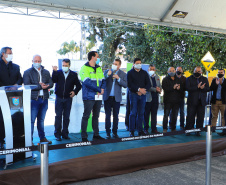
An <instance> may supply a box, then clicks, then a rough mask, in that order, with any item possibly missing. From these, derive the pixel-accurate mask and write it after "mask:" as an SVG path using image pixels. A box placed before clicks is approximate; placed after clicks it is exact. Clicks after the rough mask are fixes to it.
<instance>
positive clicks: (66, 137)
mask: <svg viewBox="0 0 226 185" xmlns="http://www.w3.org/2000/svg"><path fill="white" fill-rule="evenodd" d="M62 138H63V139H71V138H70V137H69V136H62Z"/></svg>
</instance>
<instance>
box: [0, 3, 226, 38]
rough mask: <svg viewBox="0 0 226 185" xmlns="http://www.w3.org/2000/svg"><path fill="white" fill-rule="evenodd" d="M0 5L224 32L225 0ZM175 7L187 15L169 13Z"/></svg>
mask: <svg viewBox="0 0 226 185" xmlns="http://www.w3.org/2000/svg"><path fill="white" fill-rule="evenodd" d="M0 5H3V6H10V7H22V8H31V9H39V10H45V11H58V12H62V13H70V14H83V15H90V16H96V17H107V18H114V19H119V20H126V21H133V22H140V23H151V24H156V25H165V26H172V27H178V28H188V29H195V30H202V31H210V32H216V33H224V34H226V21H225V19H226V11H225V9H226V0H36V1H31V0H0ZM175 11H178V13H179V15H181V13H182V14H187V15H186V16H185V18H178V17H173V16H172V15H173V14H174V13H175ZM183 12H185V13H183Z"/></svg>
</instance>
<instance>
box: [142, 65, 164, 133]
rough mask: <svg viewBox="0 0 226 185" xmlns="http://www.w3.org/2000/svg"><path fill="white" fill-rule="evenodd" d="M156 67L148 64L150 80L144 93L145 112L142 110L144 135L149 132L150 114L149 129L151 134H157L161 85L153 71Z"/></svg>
mask: <svg viewBox="0 0 226 185" xmlns="http://www.w3.org/2000/svg"><path fill="white" fill-rule="evenodd" d="M155 72H156V69H155V66H154V65H152V64H150V66H149V69H148V73H149V78H150V82H151V88H150V89H149V90H148V91H147V94H146V105H145V112H144V133H145V134H146V135H148V134H149V132H148V129H149V117H150V114H151V130H152V133H153V134H159V132H158V131H157V127H156V125H157V112H158V106H159V94H160V93H161V91H162V87H161V84H160V78H159V76H158V75H157V74H156V73H155Z"/></svg>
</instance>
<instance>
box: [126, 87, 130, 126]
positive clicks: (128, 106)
mask: <svg viewBox="0 0 226 185" xmlns="http://www.w3.org/2000/svg"><path fill="white" fill-rule="evenodd" d="M129 115H130V100H129V90H127V96H126V117H125V126H126V127H127V128H129Z"/></svg>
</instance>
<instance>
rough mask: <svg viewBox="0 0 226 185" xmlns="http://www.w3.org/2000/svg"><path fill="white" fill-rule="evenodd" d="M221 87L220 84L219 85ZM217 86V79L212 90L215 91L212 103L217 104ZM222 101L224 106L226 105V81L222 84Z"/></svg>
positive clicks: (212, 85)
mask: <svg viewBox="0 0 226 185" xmlns="http://www.w3.org/2000/svg"><path fill="white" fill-rule="evenodd" d="M219 85H220V84H219ZM219 85H217V84H216V78H214V79H213V80H212V83H211V86H210V90H211V91H213V95H212V98H211V103H213V104H216V95H217V88H218V86H219ZM221 86H222V88H221V100H222V103H223V104H226V79H224V81H223V83H222V84H221Z"/></svg>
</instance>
